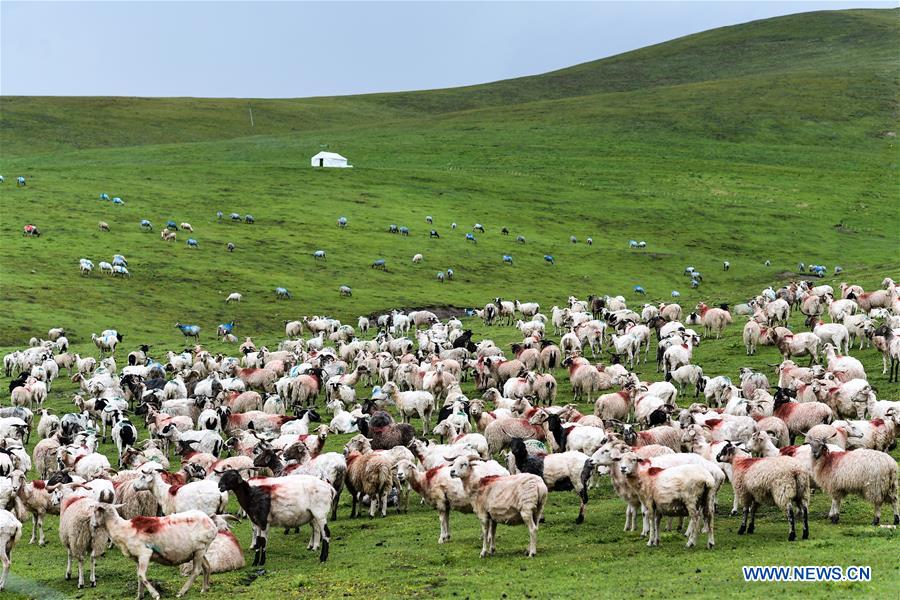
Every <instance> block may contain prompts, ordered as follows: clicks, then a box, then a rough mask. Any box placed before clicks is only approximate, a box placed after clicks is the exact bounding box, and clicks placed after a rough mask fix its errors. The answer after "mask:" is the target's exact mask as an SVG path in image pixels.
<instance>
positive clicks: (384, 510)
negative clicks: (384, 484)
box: [381, 488, 391, 518]
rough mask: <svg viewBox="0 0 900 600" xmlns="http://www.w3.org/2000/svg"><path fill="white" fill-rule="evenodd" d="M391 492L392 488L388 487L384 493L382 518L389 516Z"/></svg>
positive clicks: (382, 497)
mask: <svg viewBox="0 0 900 600" xmlns="http://www.w3.org/2000/svg"><path fill="white" fill-rule="evenodd" d="M390 492H391V490H390V488H388V489H387V491H385V492H384V494H383V495H382V496H381V516H382V518H384V517H386V516H387V505H388V494H390Z"/></svg>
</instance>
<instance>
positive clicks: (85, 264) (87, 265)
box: [78, 258, 94, 275]
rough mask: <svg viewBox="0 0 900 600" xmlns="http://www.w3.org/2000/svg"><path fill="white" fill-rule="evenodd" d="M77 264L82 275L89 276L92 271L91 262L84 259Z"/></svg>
mask: <svg viewBox="0 0 900 600" xmlns="http://www.w3.org/2000/svg"><path fill="white" fill-rule="evenodd" d="M78 264H79V266H80V268H81V274H82V275H90V274H91V272H92V271H93V270H94V263H92V262H91V261H89V260H88V259H86V258H82V259H80V260H79V261H78Z"/></svg>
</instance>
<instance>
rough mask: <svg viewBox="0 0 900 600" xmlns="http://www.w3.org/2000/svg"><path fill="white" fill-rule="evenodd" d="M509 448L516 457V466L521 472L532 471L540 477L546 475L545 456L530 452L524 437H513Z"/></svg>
mask: <svg viewBox="0 0 900 600" xmlns="http://www.w3.org/2000/svg"><path fill="white" fill-rule="evenodd" d="M509 450H510V452H512V455H513V458H515V459H516V468H517V469H518V470H519V472H520V473H531V474H532V475H537V476H538V477H540V478H543V477H544V457H543V456H532V455H530V454H528V448H526V447H525V442H524V441H523V440H522V438H513V439H512V440H511V441H510V443H509Z"/></svg>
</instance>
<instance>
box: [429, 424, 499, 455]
mask: <svg viewBox="0 0 900 600" xmlns="http://www.w3.org/2000/svg"><path fill="white" fill-rule="evenodd" d="M431 433H432V434H433V435H436V436H439V437H441V438H444V437H446V438H447V440H448V441H449V442H450V444H451V445H453V446H463V447H466V448H469V449H471V450H472V451H474V452H475V453H476V454H478V455H479V456H480V457H481V458H483V459H484V460H488V459H489V458H490V453H489V452H488V443H487V439H486V438H485V437H484V436H483V435H481V434H480V433H465V432H462V431H460V430H458V429H457V428H456V426H455V425H454V424H453V422H451V421H449V420H447V419H444V420H443V421H441V422H440V423H438V424H437V426H436V427H435V428H434V429H433V430H432V432H431Z"/></svg>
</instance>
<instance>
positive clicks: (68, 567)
mask: <svg viewBox="0 0 900 600" xmlns="http://www.w3.org/2000/svg"><path fill="white" fill-rule="evenodd" d="M70 579H72V551H71V550H68V549H67V550H66V581H68V580H70Z"/></svg>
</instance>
